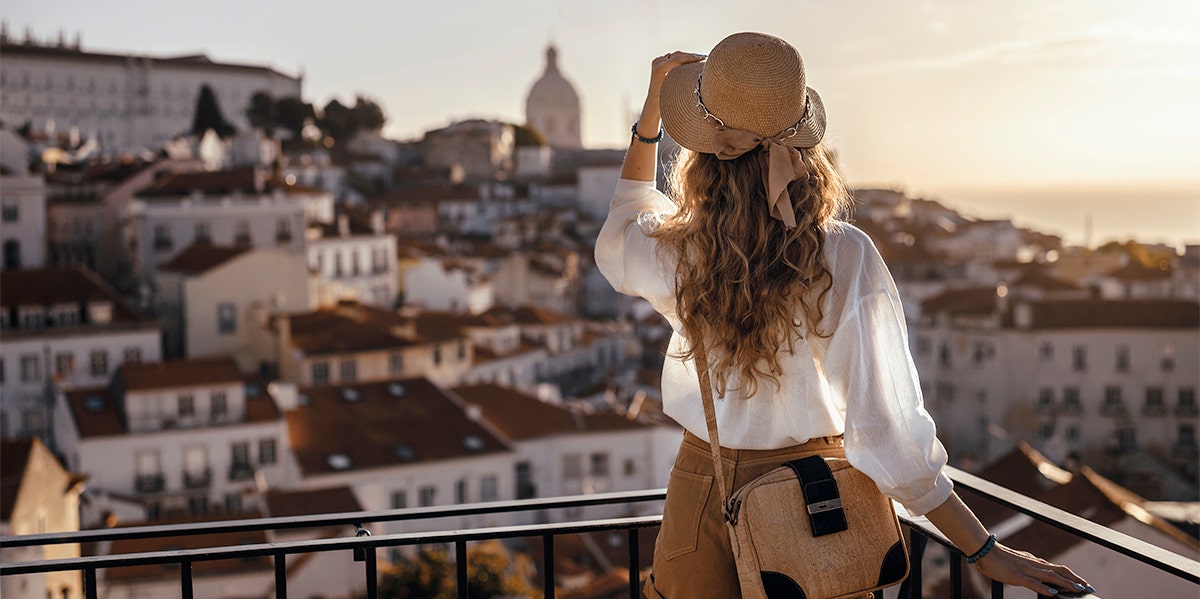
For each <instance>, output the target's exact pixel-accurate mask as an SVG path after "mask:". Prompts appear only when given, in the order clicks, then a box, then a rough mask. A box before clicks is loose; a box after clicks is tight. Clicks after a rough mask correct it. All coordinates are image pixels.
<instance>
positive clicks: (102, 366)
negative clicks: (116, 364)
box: [91, 349, 108, 376]
mask: <svg viewBox="0 0 1200 599" xmlns="http://www.w3.org/2000/svg"><path fill="white" fill-rule="evenodd" d="M91 372H92V376H108V351H107V350H103V349H96V350H92V353H91Z"/></svg>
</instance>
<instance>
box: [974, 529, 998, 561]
mask: <svg viewBox="0 0 1200 599" xmlns="http://www.w3.org/2000/svg"><path fill="white" fill-rule="evenodd" d="M995 546H996V535H988V540H987V542H985V543H984V544H983V547H980V548H979V551H976V552H975V553H974V555H969V556H967V563H968V564H973V563H975V562H977V561H979V560H981V559H983V556H985V555H987V554H988V552H989V551H991V550H992V547H995Z"/></svg>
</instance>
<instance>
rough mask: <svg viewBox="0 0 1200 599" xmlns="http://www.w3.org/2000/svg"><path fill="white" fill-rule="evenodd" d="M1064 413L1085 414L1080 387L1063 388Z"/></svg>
mask: <svg viewBox="0 0 1200 599" xmlns="http://www.w3.org/2000/svg"><path fill="white" fill-rule="evenodd" d="M1063 412H1064V413H1066V414H1079V413H1080V412H1083V405H1082V404H1081V403H1080V402H1079V387H1064V388H1063Z"/></svg>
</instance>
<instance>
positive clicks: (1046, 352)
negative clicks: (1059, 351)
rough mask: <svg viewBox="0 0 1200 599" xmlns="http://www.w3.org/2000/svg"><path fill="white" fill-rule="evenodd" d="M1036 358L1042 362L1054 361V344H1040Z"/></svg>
mask: <svg viewBox="0 0 1200 599" xmlns="http://www.w3.org/2000/svg"><path fill="white" fill-rule="evenodd" d="M1038 358H1040V359H1041V360H1042V361H1043V362H1049V361H1051V360H1053V359H1054V344H1053V343H1050V342H1049V341H1047V342H1045V343H1042V345H1041V347H1039V348H1038Z"/></svg>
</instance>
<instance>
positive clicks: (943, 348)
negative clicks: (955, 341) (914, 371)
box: [938, 341, 950, 366]
mask: <svg viewBox="0 0 1200 599" xmlns="http://www.w3.org/2000/svg"><path fill="white" fill-rule="evenodd" d="M938 364H940V365H942V366H950V344H948V343H946V342H944V341H943V342H942V343H941V344H939V345H938Z"/></svg>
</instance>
